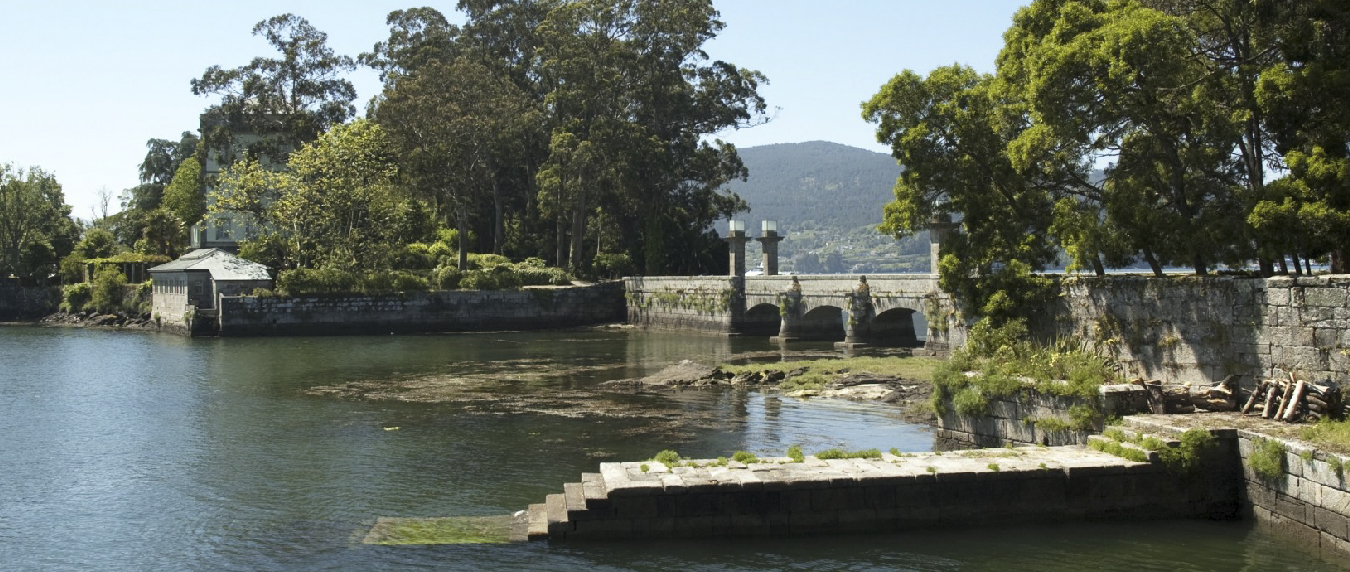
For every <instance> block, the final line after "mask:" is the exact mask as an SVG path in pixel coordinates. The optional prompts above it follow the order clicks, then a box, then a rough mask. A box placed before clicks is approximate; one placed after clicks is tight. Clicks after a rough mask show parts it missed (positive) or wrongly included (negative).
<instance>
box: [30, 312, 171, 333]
mask: <svg viewBox="0 0 1350 572" xmlns="http://www.w3.org/2000/svg"><path fill="white" fill-rule="evenodd" d="M38 323H39V324H41V325H44V326H73V327H98V328H117V329H136V330H157V329H159V324H156V323H155V321H154V320H152V319H150V314H127V313H126V312H116V313H112V314H100V313H98V312H74V313H67V312H57V313H55V314H51V315H49V316H46V317H44V318H42V320H41V321H39V322H38Z"/></svg>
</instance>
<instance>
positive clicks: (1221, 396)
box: [1135, 375, 1238, 413]
mask: <svg viewBox="0 0 1350 572" xmlns="http://www.w3.org/2000/svg"><path fill="white" fill-rule="evenodd" d="M1237 381H1238V376H1236V375H1230V376H1228V377H1226V378H1224V379H1223V381H1220V382H1219V383H1216V384H1214V386H1212V387H1206V388H1204V389H1198V390H1197V389H1192V388H1191V386H1190V384H1187V385H1183V386H1180V387H1164V386H1163V383H1162V381H1159V380H1156V379H1155V380H1152V381H1145V380H1142V379H1140V380H1135V383H1136V384H1139V385H1142V386H1143V387H1144V389H1146V390H1148V406H1149V411H1150V412H1152V413H1195V411H1196V410H1197V409H1201V410H1205V411H1236V410H1237V391H1238V388H1237Z"/></svg>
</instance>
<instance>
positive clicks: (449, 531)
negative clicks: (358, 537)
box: [361, 515, 511, 545]
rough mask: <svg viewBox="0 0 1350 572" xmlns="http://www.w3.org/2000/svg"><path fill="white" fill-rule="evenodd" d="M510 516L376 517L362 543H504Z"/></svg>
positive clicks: (508, 534)
mask: <svg viewBox="0 0 1350 572" xmlns="http://www.w3.org/2000/svg"><path fill="white" fill-rule="evenodd" d="M510 537H511V517H510V516H509V515H504V516H454V517H445V518H394V517H384V516H382V517H380V518H379V519H377V520H376V521H375V526H374V527H372V528H371V529H370V532H368V533H366V537H365V538H364V539H362V541H361V542H362V544H394V545H402V544H506V543H508V542H510V541H511V540H510Z"/></svg>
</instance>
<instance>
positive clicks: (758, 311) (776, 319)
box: [740, 303, 783, 336]
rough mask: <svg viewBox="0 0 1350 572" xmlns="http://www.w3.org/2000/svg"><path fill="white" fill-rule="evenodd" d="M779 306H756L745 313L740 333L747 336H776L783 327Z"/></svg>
mask: <svg viewBox="0 0 1350 572" xmlns="http://www.w3.org/2000/svg"><path fill="white" fill-rule="evenodd" d="M780 312H781V310H779V308H778V305H777V304H769V303H762V304H756V305H754V306H752V307H750V308H749V309H747V310H746V311H745V319H744V320H743V321H742V322H741V326H740V332H741V333H742V334H744V335H747V336H776V335H778V330H779V328H780V327H781V326H782V320H783V318H782V316H781V315H780Z"/></svg>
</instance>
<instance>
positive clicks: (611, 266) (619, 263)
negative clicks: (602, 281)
mask: <svg viewBox="0 0 1350 572" xmlns="http://www.w3.org/2000/svg"><path fill="white" fill-rule="evenodd" d="M591 274H592V275H594V276H595V277H596V278H621V277H624V276H629V275H632V274H633V260H632V259H631V258H629V257H628V255H627V254H608V253H603V254H597V255H595V260H592V261H591Z"/></svg>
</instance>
